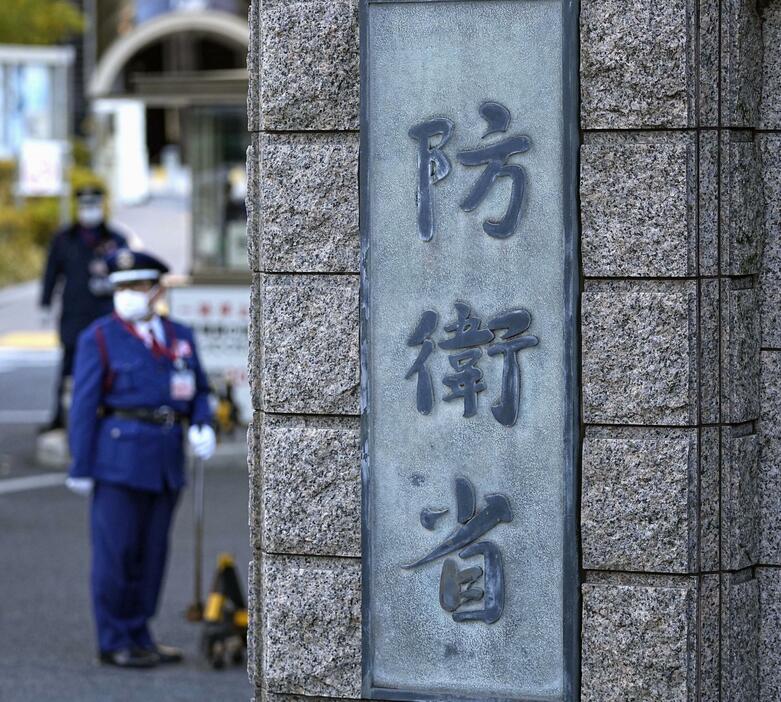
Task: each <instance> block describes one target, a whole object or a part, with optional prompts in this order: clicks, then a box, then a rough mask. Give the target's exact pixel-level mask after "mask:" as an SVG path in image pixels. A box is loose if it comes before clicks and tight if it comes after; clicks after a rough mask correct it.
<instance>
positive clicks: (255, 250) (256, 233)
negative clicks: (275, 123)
mask: <svg viewBox="0 0 781 702" xmlns="http://www.w3.org/2000/svg"><path fill="white" fill-rule="evenodd" d="M259 139H260V137H259V135H258V134H253V135H252V142H251V143H250V145H249V146H248V147H247V197H246V200H245V202H246V205H247V262H248V263H249V269H250V271H251V272H253V273H254V272H257V271H259V270H260V227H261V217H260V213H261V208H260V183H259V180H260V167H259V166H260V164H259V163H258V161H259V157H260V145H259V143H258V142H259Z"/></svg>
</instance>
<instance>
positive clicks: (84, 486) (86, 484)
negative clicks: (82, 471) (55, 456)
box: [65, 478, 95, 497]
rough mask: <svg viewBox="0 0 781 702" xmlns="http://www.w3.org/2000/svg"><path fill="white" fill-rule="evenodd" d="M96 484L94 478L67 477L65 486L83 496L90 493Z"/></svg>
mask: <svg viewBox="0 0 781 702" xmlns="http://www.w3.org/2000/svg"><path fill="white" fill-rule="evenodd" d="M94 485H95V481H94V480H93V479H92V478H65V487H66V488H68V490H70V491H71V492H75V493H76V494H77V495H81V496H82V497H86V496H87V495H89V494H90V493H91V492H92V488H93V487H94Z"/></svg>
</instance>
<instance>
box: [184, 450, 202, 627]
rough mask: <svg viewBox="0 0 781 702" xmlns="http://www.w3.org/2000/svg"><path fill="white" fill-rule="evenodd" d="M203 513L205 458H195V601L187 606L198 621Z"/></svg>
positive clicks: (189, 612) (189, 617)
mask: <svg viewBox="0 0 781 702" xmlns="http://www.w3.org/2000/svg"><path fill="white" fill-rule="evenodd" d="M203 513H204V469H203V459H202V458H195V457H194V458H193V516H194V520H195V562H194V573H193V577H194V582H193V603H192V604H191V605H190V606H189V607H188V608H187V619H188V620H189V621H191V622H197V621H200V620H201V619H203V590H202V582H203Z"/></svg>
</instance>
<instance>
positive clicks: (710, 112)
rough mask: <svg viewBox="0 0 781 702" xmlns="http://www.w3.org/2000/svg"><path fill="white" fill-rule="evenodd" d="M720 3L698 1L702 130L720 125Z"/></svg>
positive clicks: (705, 0) (707, 0)
mask: <svg viewBox="0 0 781 702" xmlns="http://www.w3.org/2000/svg"><path fill="white" fill-rule="evenodd" d="M719 4H720V0H699V21H700V31H699V37H698V38H699V42H698V45H699V72H700V86H699V87H700V92H699V95H700V105H699V109H700V114H699V124H700V126H702V127H715V126H717V125H718V123H719V69H720V65H719V63H720V49H719V47H720V40H719V15H720V8H719Z"/></svg>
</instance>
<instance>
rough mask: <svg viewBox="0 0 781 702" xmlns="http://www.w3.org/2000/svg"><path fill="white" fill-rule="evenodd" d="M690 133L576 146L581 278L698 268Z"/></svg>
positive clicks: (604, 138) (597, 139)
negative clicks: (582, 275) (584, 276)
mask: <svg viewBox="0 0 781 702" xmlns="http://www.w3.org/2000/svg"><path fill="white" fill-rule="evenodd" d="M695 151H696V149H695V143H694V137H693V136H692V135H690V134H643V135H632V136H618V135H605V134H590V135H588V136H587V141H586V143H585V144H584V145H583V146H582V147H581V152H580V153H581V171H580V201H581V223H582V235H581V253H582V259H583V274H584V275H586V276H593V277H612V276H627V277H676V276H687V275H695V274H696V270H697V231H696V212H695V208H696V196H695V192H696V183H695V175H694V174H695V172H696V171H695V162H694V160H695Z"/></svg>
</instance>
